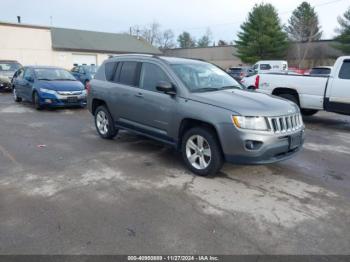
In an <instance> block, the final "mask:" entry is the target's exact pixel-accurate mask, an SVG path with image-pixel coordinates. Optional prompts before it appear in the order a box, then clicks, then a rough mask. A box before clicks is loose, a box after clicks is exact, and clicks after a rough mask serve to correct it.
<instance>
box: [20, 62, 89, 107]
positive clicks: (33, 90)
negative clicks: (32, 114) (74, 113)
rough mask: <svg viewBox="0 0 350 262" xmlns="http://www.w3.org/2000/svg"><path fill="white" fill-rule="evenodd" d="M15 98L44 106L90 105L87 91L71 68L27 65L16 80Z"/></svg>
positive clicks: (36, 105)
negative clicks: (87, 99) (87, 103)
mask: <svg viewBox="0 0 350 262" xmlns="http://www.w3.org/2000/svg"><path fill="white" fill-rule="evenodd" d="M13 98H14V100H15V101H16V102H21V101H22V99H25V100H28V101H31V102H32V103H33V104H34V106H35V108H36V109H42V108H43V107H45V106H47V107H63V106H82V107H84V106H86V90H85V88H84V86H83V84H82V83H80V82H79V81H78V80H76V79H75V78H74V76H73V75H72V74H71V73H70V72H69V71H67V70H65V69H62V68H58V67H47V66H45V67H44V66H26V67H23V68H21V69H19V70H18V71H17V72H16V73H15V76H14V79H13Z"/></svg>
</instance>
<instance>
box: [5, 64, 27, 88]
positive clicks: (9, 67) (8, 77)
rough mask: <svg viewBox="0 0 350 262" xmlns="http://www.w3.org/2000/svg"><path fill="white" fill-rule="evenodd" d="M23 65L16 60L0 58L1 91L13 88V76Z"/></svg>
mask: <svg viewBox="0 0 350 262" xmlns="http://www.w3.org/2000/svg"><path fill="white" fill-rule="evenodd" d="M21 67H22V65H21V64H20V63H18V62H17V61H14V60H0V91H6V90H11V88H12V85H11V82H12V77H13V75H14V74H15V72H16V71H17V70H18V69H19V68H21Z"/></svg>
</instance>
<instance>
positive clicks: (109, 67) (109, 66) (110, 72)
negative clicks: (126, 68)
mask: <svg viewBox="0 0 350 262" xmlns="http://www.w3.org/2000/svg"><path fill="white" fill-rule="evenodd" d="M117 66H118V62H108V63H106V64H105V75H106V79H107V81H113V78H114V74H115V71H116V69H117Z"/></svg>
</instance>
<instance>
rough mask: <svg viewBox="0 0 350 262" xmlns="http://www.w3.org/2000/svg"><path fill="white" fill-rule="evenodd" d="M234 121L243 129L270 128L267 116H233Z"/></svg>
mask: <svg viewBox="0 0 350 262" xmlns="http://www.w3.org/2000/svg"><path fill="white" fill-rule="evenodd" d="M232 122H233V123H234V125H235V126H236V127H238V128H241V129H250V130H261V131H267V130H269V127H268V125H267V121H266V118H265V117H261V116H232Z"/></svg>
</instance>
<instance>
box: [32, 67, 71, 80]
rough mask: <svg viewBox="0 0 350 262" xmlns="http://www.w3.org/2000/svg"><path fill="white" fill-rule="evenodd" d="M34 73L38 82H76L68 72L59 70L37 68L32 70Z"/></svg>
mask: <svg viewBox="0 0 350 262" xmlns="http://www.w3.org/2000/svg"><path fill="white" fill-rule="evenodd" d="M34 71H35V74H36V76H37V78H38V79H39V80H47V81H54V80H70V81H75V80H76V79H75V78H74V76H73V75H72V74H71V73H70V72H68V71H67V70H64V69H60V68H38V69H34Z"/></svg>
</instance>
